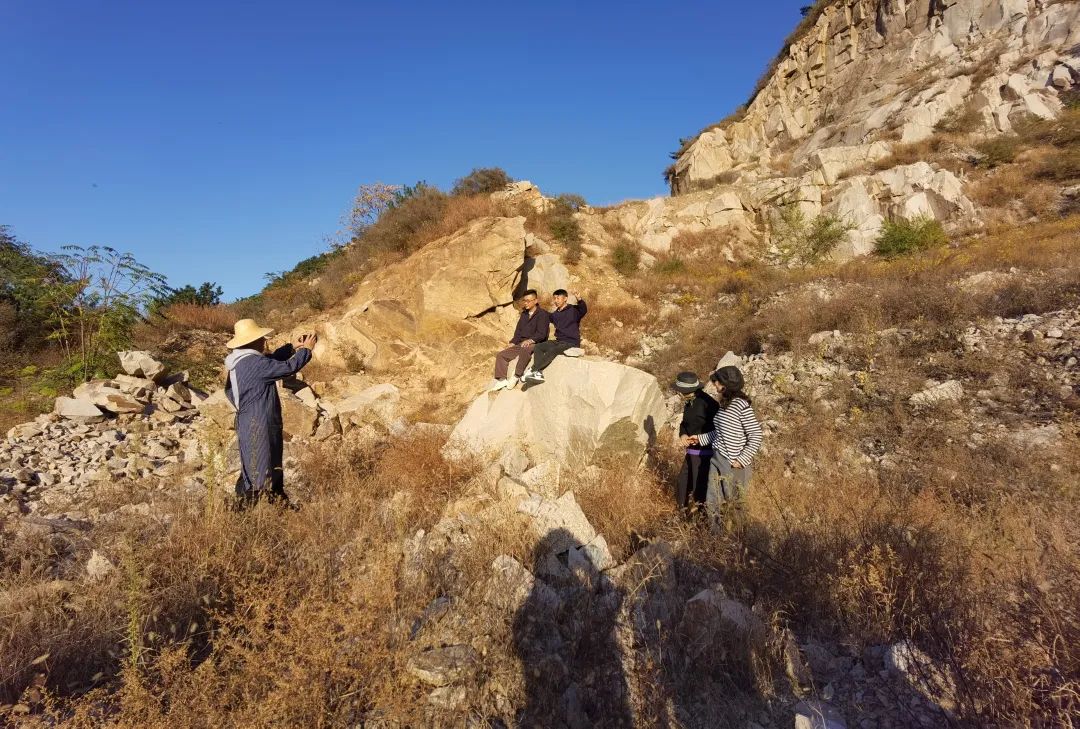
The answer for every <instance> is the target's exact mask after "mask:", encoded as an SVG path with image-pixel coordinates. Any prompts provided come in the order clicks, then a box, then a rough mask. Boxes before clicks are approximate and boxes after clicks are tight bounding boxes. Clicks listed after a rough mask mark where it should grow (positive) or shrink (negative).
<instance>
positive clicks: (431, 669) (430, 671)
mask: <svg viewBox="0 0 1080 729" xmlns="http://www.w3.org/2000/svg"><path fill="white" fill-rule="evenodd" d="M477 659H478V656H477V655H476V651H475V650H473V649H472V647H470V646H467V645H450V646H445V647H443V648H432V649H430V650H426V651H424V652H422V653H420V654H419V655H417V656H414V657H413V658H411V659H409V662H408V664H406V670H407V671H408V672H409V674H410V675H412V676H414V677H416V678H418V679H420V680H421V681H423V682H424V683H426V684H428V685H430V686H446V685H447V684H449V683H452V682H454V681H456V680H458V679H460V678H462V677H463V676H465V675H466V674H467V673H468V672H469V671H471V670H472V669H473V668H474V667H475V665H476V663H477Z"/></svg>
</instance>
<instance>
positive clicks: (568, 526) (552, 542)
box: [517, 491, 610, 559]
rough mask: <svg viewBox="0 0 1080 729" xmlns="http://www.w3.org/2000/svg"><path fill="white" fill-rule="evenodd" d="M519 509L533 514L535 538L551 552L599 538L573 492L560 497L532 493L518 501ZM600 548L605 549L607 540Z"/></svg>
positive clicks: (566, 549)
mask: <svg viewBox="0 0 1080 729" xmlns="http://www.w3.org/2000/svg"><path fill="white" fill-rule="evenodd" d="M517 510H518V511H519V512H520V513H522V514H525V515H527V516H530V517H532V520H531V521H530V525H531V526H532V529H533V531H534V533H535V535H536V537H537V538H538V539H539V540H541V543H542V544H543V545H544V547H545V548H546V550H547V551H548V552H550V553H552V554H559V553H561V552H567V551H569V550H571V549H575V548H578V547H583V546H585V545H588V544H591V543H593V542H594V541H595V540H596V539H597V534H596V530H595V529H593V526H592V524H590V523H589V520H588V519H587V518H586V517H585V513H584V512H582V510H581V507H580V506H578V503H577V499H575V498H574V492H572V491H567V492H566V493H565V494H563V495H562V496H560V497H559V498H557V499H548V498H544V497H543V496H541V495H540V494H533V495H532V496H530V497H529V498H527V499H525V500H524V501H522V502H521V503H520V504H518V507H517ZM601 538H602V537H601ZM598 548H600V547H599V546H598ZM600 549H602V550H603V551H606V549H607V543H606V542H605V543H604V545H603V547H602V548H600ZM609 559H610V555H609Z"/></svg>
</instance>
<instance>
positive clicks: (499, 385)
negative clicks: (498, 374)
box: [487, 380, 509, 392]
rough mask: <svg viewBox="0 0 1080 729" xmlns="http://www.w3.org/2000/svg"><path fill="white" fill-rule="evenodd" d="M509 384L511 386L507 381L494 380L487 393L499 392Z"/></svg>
mask: <svg viewBox="0 0 1080 729" xmlns="http://www.w3.org/2000/svg"><path fill="white" fill-rule="evenodd" d="M507 384H509V383H508V382H507V381H506V380H492V381H491V384H490V385H488V389H487V391H488V392H498V391H499V390H501V389H503V388H504V387H506V386H507Z"/></svg>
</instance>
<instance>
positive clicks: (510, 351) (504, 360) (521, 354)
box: [495, 344, 533, 380]
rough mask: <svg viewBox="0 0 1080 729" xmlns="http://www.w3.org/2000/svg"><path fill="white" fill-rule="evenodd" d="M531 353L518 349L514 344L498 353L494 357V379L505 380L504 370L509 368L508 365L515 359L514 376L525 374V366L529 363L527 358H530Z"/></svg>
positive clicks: (522, 348) (528, 350) (524, 349)
mask: <svg viewBox="0 0 1080 729" xmlns="http://www.w3.org/2000/svg"><path fill="white" fill-rule="evenodd" d="M532 353H533V351H532V349H526V348H525V347H519V346H518V345H516V344H515V345H514V346H512V347H507V348H506V349H504V350H503V351H501V352H499V353H498V354H497V355H495V379H496V380H505V379H506V370H507V369H508V368H509V367H510V363H511V362H513V361H514V359H515V358H516V359H517V365H516V366H515V367H514V374H515V375H517V376H518V377H521V376H522V375H523V374H525V365H527V364H528V363H529V357H532Z"/></svg>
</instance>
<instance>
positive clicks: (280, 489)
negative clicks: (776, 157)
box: [225, 319, 318, 507]
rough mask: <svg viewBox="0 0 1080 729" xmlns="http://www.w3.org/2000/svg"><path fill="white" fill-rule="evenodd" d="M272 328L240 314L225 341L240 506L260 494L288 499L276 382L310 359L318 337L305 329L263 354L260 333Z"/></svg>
mask: <svg viewBox="0 0 1080 729" xmlns="http://www.w3.org/2000/svg"><path fill="white" fill-rule="evenodd" d="M273 331H274V330H273V329H268V328H265V327H260V326H259V325H258V324H256V323H255V322H254V321H252V320H251V319H241V320H240V321H238V322H236V324H235V325H234V326H233V333H234V335H235V336H233V338H232V339H230V340H229V341H228V343H227V344H226V346H227V347H228V348H229V349H231V350H232V352H230V353H229V356H228V357H226V358H225V368H226V369H227V370H228V372H229V376H228V379H227V380H226V382H225V396H226V397H227V398H228V400H229V402H230V403H232V405H233V406H234V407H235V408H236V437H237V441H238V442H239V445H240V467H241V470H240V477H239V478H238V479H237V480H236V496H237V500H238V502H239V504H240V506H241V507H243V506H248V505H251V504H253V503H255V502H256V501H258V499H259V498H260V497H261V496H264V495H265V496H266V497H267V498H268V499H269V500H271V501H276V500H281V501H283V502H284V503H285V504H286V505H288V504H289V497H288V495H286V493H285V472H284V470H283V469H282V455H283V452H284V431H283V428H282V420H281V401H280V400H279V399H278V393H277V382H278V380H281V379H284V378H286V377H289V376H291V375H295V374H296V373H297V372H299V371H300V370H301V369H303V367H304V365H306V364H307V363H308V362H310V361H311V349H312V347H314V346H315V343H316V342H317V341H318V338H317V337H316V336H315V335H314V334H305V335H302V336H300V337H299V338H298V339H297V340H296V343H295V346H294V345H292V344H286V345H283V346H281V347H279V348H277V349H276V350H274V351H273V353H271V354H266V353H265V350H266V337H267V336H269V335H270V334H272V333H273Z"/></svg>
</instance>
